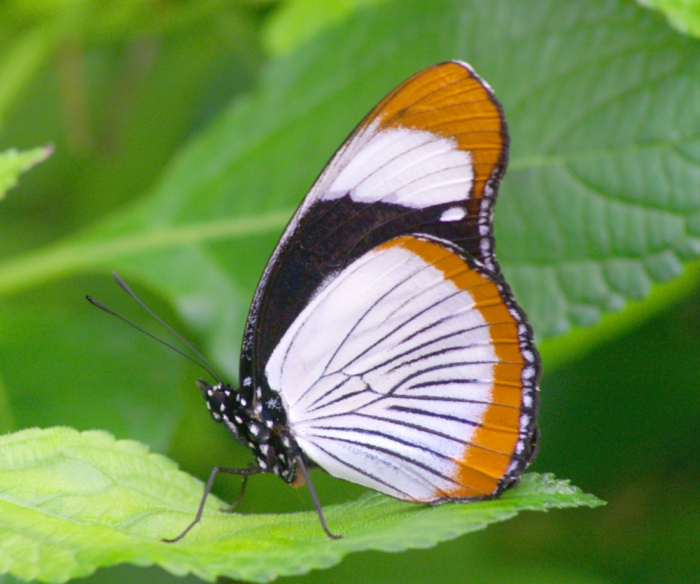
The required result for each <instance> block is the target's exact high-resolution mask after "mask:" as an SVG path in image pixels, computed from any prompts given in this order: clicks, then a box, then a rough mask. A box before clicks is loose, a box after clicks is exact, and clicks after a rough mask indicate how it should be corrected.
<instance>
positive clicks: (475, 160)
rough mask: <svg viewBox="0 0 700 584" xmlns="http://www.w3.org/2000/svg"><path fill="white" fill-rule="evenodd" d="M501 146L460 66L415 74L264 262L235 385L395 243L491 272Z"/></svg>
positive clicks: (340, 156) (375, 113)
mask: <svg viewBox="0 0 700 584" xmlns="http://www.w3.org/2000/svg"><path fill="white" fill-rule="evenodd" d="M507 145H508V135H507V131H506V126H505V121H504V119H503V115H502V111H501V108H500V106H499V104H498V102H497V101H496V100H495V98H494V97H493V93H492V91H491V89H490V88H489V87H488V85H486V83H484V82H483V81H482V80H481V79H479V78H478V76H476V74H475V73H474V72H473V71H472V70H471V69H470V68H469V66H468V65H466V64H464V63H458V62H450V63H443V64H440V65H436V66H434V67H431V68H428V69H425V70H424V71H421V72H420V73H418V74H416V75H414V76H413V77H411V78H410V79H408V80H407V81H405V82H404V83H402V84H401V85H399V86H398V87H397V88H396V89H395V90H394V91H392V92H391V93H390V94H389V95H388V96H387V97H386V98H384V99H383V100H382V101H381V102H380V103H379V104H378V105H377V106H376V107H375V108H374V109H373V110H372V111H371V112H370V114H369V115H368V116H367V117H366V118H365V119H364V120H363V121H362V122H361V123H360V125H359V126H358V127H357V128H356V129H355V131H354V132H353V133H352V134H351V135H350V137H349V138H348V139H347V140H346V141H345V143H344V144H343V146H341V148H340V149H339V150H338V152H337V153H336V154H335V156H334V157H333V158H332V159H331V161H330V162H329V164H328V165H327V166H326V168H325V169H324V171H323V172H322V173H321V175H320V176H319V178H318V180H317V181H316V183H315V184H314V186H313V187H312V189H311V190H310V192H309V193H308V195H307V196H306V198H305V199H304V201H303V202H302V204H301V206H300V207H299V209H298V210H297V212H296V213H295V214H294V216H293V218H292V220H291V221H290V224H289V225H288V227H287V229H286V230H285V232H284V234H283V236H282V238H281V240H280V243H279V244H278V246H277V248H276V249H275V252H274V253H273V256H272V258H271V259H270V261H269V263H268V265H267V267H266V269H265V272H264V274H263V277H262V278H261V281H260V284H259V286H258V290H257V292H256V294H255V298H254V300H253V304H252V307H251V311H250V314H249V317H248V322H247V326H246V332H245V336H244V343H243V351H242V356H241V377H242V381H243V382H247V383H248V385H255V384H256V383H261V382H262V381H261V379H262V376H263V370H262V369H263V367H264V365H265V363H266V362H267V360H268V359H269V357H270V355H271V354H272V352H273V350H274V349H275V347H276V346H277V344H278V343H279V342H280V340H281V338H282V336H283V335H284V334H285V333H286V331H287V330H288V328H289V327H290V326H291V325H292V323H293V322H294V320H295V319H296V318H297V317H298V315H299V314H300V313H301V312H302V310H304V307H305V306H306V305H307V304H308V303H309V302H310V301H311V299H312V297H313V296H314V295H316V294H317V293H318V291H319V289H320V288H321V287H323V286H324V285H325V283H326V282H327V281H328V280H330V279H332V277H333V275H334V274H338V273H340V272H341V271H342V270H343V269H345V268H346V267H347V266H349V265H350V264H351V263H352V262H354V261H355V260H357V259H358V258H360V257H362V256H363V255H364V254H366V253H367V252H368V251H370V250H371V249H373V248H375V247H377V246H378V245H381V244H383V243H385V242H387V241H389V240H391V239H393V238H396V237H399V236H401V235H406V234H412V233H421V234H425V235H429V236H433V237H436V238H439V239H441V240H445V241H449V242H451V244H452V245H454V246H457V247H458V248H459V249H460V250H461V251H462V252H464V253H465V254H467V255H469V256H470V257H472V258H474V259H475V261H477V262H479V263H480V264H481V265H483V266H485V267H486V268H487V269H489V270H490V271H491V272H492V273H494V274H497V273H498V271H499V268H498V264H497V263H496V260H495V257H494V255H493V239H492V227H491V208H492V204H493V200H494V198H495V196H496V189H497V186H498V182H499V181H500V178H501V176H502V174H503V172H504V170H505V165H506V160H507Z"/></svg>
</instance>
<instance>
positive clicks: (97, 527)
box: [0, 428, 603, 582]
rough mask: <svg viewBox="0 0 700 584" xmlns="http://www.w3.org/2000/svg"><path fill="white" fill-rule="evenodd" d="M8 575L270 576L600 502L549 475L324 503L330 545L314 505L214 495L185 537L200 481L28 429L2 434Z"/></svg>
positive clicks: (126, 448) (72, 435) (2, 552)
mask: <svg viewBox="0 0 700 584" xmlns="http://www.w3.org/2000/svg"><path fill="white" fill-rule="evenodd" d="M0 454H1V456H0V572H2V573H5V572H10V573H12V574H14V575H16V576H19V577H21V578H25V579H36V580H40V581H42V582H65V581H66V580H68V579H69V578H76V577H82V576H86V575H88V574H91V573H92V572H94V571H95V570H96V569H97V568H98V567H101V566H110V565H114V564H118V563H130V564H135V565H138V566H148V565H152V564H157V565H159V566H161V567H163V568H164V569H166V570H168V571H170V572H172V573H173V574H176V575H183V574H185V573H187V572H192V573H194V574H195V575H197V576H199V577H200V578H203V579H206V580H214V579H215V578H217V577H218V576H229V577H232V578H237V579H243V580H251V581H257V582H264V581H269V580H271V579H273V578H275V577H277V576H280V575H287V574H302V573H306V572H308V571H310V570H312V569H316V568H326V567H329V566H332V565H334V564H336V563H338V562H339V561H340V560H341V559H342V557H343V556H344V555H346V554H348V553H351V552H356V551H361V550H381V551H389V552H397V551H402V550H406V549H410V548H425V547H430V546H433V545H435V544H436V543H438V542H439V541H443V540H448V539H453V538H455V537H458V536H460V535H462V534H464V533H468V532H471V531H475V530H479V529H483V528H484V527H485V526H487V525H489V524H491V523H494V522H498V521H503V520H506V519H509V518H511V517H513V516H514V515H516V514H517V513H519V512H520V511H525V510H532V511H536V510H540V511H543V510H547V509H559V508H567V507H579V506H586V507H597V506H599V505H602V504H603V503H602V501H600V500H599V499H597V498H596V497H594V496H592V495H586V494H584V493H582V492H581V491H580V490H579V489H577V488H576V487H573V486H571V485H569V484H568V482H566V481H559V480H556V479H554V478H553V477H551V476H549V475H534V474H531V475H526V476H525V477H524V478H523V480H522V483H521V484H520V486H518V487H517V488H515V489H512V490H510V491H508V492H507V493H505V494H504V495H503V496H502V497H501V498H499V499H496V500H493V501H484V502H477V503H469V504H447V505H441V506H437V507H429V506H424V505H413V504H410V503H402V502H400V501H396V500H394V499H390V498H389V497H385V496H382V495H379V494H376V493H374V494H370V495H365V496H363V497H362V498H360V499H359V500H358V501H354V502H350V503H346V504H343V505H334V506H329V507H326V508H325V513H326V517H327V519H328V522H329V523H330V525H332V526H333V528H334V529H335V530H336V531H339V532H341V533H342V534H343V536H344V537H343V539H341V540H338V541H331V540H329V539H328V538H327V537H326V536H325V534H324V533H323V531H322V530H321V528H320V526H319V524H318V518H317V517H316V513H315V512H314V511H307V512H303V513H290V514H281V515H239V514H222V513H220V512H219V511H218V510H217V508H221V507H222V506H223V503H222V502H221V501H219V500H217V499H216V498H215V497H213V496H212V497H211V498H210V500H209V501H208V503H207V507H206V512H205V514H204V518H203V520H202V522H201V524H200V525H199V526H197V527H196V528H195V529H194V530H193V531H192V532H191V533H190V534H189V535H188V536H187V537H186V538H185V539H184V540H183V541H182V542H179V543H177V544H166V543H163V542H161V541H160V539H161V538H163V537H172V536H174V535H175V534H177V533H178V532H179V531H180V530H182V529H183V528H184V526H186V525H187V523H188V522H189V521H190V520H191V519H192V517H193V513H194V510H195V509H196V508H197V505H198V503H199V500H200V498H201V494H202V486H201V483H199V482H198V481H196V480H195V479H193V478H192V477H190V476H188V475H186V474H185V473H183V472H181V471H179V470H178V469H177V467H176V465H175V464H174V463H173V462H172V461H170V460H168V459H166V458H165V457H163V456H160V455H156V454H150V453H149V452H148V450H147V449H146V447H144V446H143V445H141V444H139V443H137V442H133V441H115V440H114V438H113V437H111V436H110V435H108V434H106V433H104V432H96V431H91V432H83V433H79V432H77V431H75V430H72V429H69V428H52V429H49V430H39V429H30V430H24V431H21V432H18V433H16V434H11V435H6V436H3V437H1V438H0Z"/></svg>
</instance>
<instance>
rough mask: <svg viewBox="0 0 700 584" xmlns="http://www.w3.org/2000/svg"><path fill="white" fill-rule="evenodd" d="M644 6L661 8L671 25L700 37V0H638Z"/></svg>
mask: <svg viewBox="0 0 700 584" xmlns="http://www.w3.org/2000/svg"><path fill="white" fill-rule="evenodd" d="M637 2H639V3H640V4H641V5H642V6H647V7H649V8H653V9H655V10H659V11H660V12H663V13H664V14H665V15H666V18H667V19H668V21H669V23H670V24H671V26H673V27H674V28H676V29H677V30H679V31H680V32H682V33H685V34H687V35H691V36H696V37H700V2H699V1H698V0H637Z"/></svg>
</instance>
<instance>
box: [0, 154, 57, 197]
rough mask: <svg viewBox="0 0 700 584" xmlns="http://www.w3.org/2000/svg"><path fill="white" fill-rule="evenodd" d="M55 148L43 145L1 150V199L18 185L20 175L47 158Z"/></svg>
mask: <svg viewBox="0 0 700 584" xmlns="http://www.w3.org/2000/svg"><path fill="white" fill-rule="evenodd" d="M52 152H53V148H52V147H51V146H42V147H39V148H34V149H32V150H25V151H23V152H20V151H19V150H16V149H15V148H12V149H10V150H6V151H5V152H0V199H3V198H4V197H5V195H6V193H7V191H9V190H10V189H11V188H12V187H14V186H16V185H17V181H18V179H19V175H20V174H22V173H23V172H27V171H28V170H29V169H30V168H32V167H33V166H35V165H37V164H39V163H40V162H43V161H44V160H46V159H47V158H48V157H49V156H51V153H52Z"/></svg>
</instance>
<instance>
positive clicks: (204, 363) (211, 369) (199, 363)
mask: <svg viewBox="0 0 700 584" xmlns="http://www.w3.org/2000/svg"><path fill="white" fill-rule="evenodd" d="M112 276H113V277H114V279H115V280H116V282H117V284H119V286H121V288H122V289H123V290H124V291H125V292H126V293H127V294H128V295H129V296H131V298H132V299H133V300H135V301H136V302H137V303H138V304H139V306H141V308H143V309H144V310H145V311H146V312H148V314H150V315H151V316H152V317H153V318H155V319H156V320H157V321H158V322H159V323H160V324H161V325H163V326H164V327H165V328H166V329H167V330H168V331H169V332H170V333H171V334H173V335H175V337H177V338H178V339H179V340H180V341H181V342H182V343H183V344H184V345H185V346H186V347H187V348H188V349H190V351H192V352H193V353H194V354H195V355H196V356H197V358H198V359H199V360H198V359H195V358H194V357H192V356H191V355H188V354H187V353H185V352H184V351H181V350H180V349H178V348H177V347H175V346H173V345H171V344H170V343H168V342H166V341H164V340H163V339H161V338H159V337H157V336H155V335H154V334H152V333H149V332H148V331H147V330H144V329H142V328H141V327H140V326H137V325H136V324H134V323H133V322H131V321H130V320H129V319H127V318H125V317H123V316H122V315H121V314H117V313H116V312H114V311H113V310H112V309H111V308H108V307H107V306H105V305H104V304H102V303H101V302H100V301H99V300H95V299H94V298H93V297H92V296H89V295H86V296H85V298H87V301H88V302H89V303H90V304H92V305H93V306H95V307H97V308H99V309H100V310H102V311H103V312H106V313H107V314H111V315H112V316H116V317H117V318H118V319H119V320H121V321H123V322H125V323H126V324H128V325H129V326H130V327H132V328H135V329H136V330H137V331H139V332H140V333H143V334H144V335H146V336H147V337H149V338H151V339H153V340H154V341H158V342H159V343H160V344H161V345H164V346H166V347H168V348H169V349H172V350H173V351H175V352H176V353H177V354H179V355H182V356H183V357H185V359H189V360H190V361H191V362H192V363H194V364H195V365H197V366H199V367H201V368H202V369H204V371H206V372H207V373H208V374H209V375H211V376H212V377H213V378H214V379H216V380H217V381H218V382H219V383H223V380H222V378H221V376H220V375H219V373H218V372H217V370H216V369H215V368H214V366H213V365H212V364H211V363H210V362H209V361H208V360H207V359H206V358H205V357H204V356H203V355H202V354H201V353H200V352H199V351H197V349H195V348H194V347H193V346H192V345H191V344H190V343H189V342H188V341H187V340H185V339H184V338H183V337H182V335H180V334H179V333H178V332H177V331H176V330H175V329H173V328H172V327H171V326H170V325H169V324H168V323H166V322H165V321H164V320H163V319H162V318H160V317H159V316H158V315H157V314H156V313H154V312H153V311H152V310H151V309H150V308H148V306H146V304H145V303H144V302H143V301H142V300H141V299H140V298H139V297H138V296H137V295H136V293H135V292H134V291H133V290H132V289H131V288H129V286H128V285H127V283H126V282H124V280H122V279H121V278H120V277H119V276H118V275H117V274H115V273H114V272H112Z"/></svg>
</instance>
